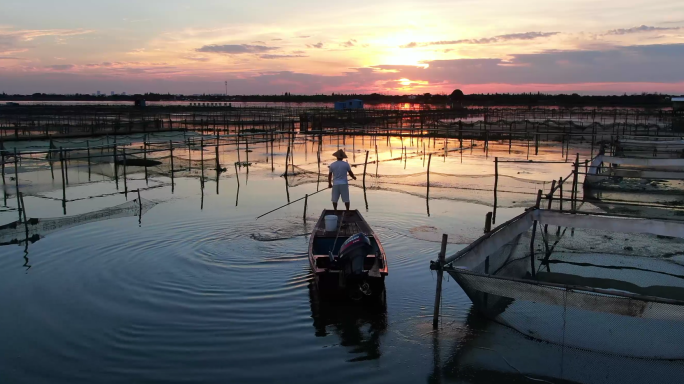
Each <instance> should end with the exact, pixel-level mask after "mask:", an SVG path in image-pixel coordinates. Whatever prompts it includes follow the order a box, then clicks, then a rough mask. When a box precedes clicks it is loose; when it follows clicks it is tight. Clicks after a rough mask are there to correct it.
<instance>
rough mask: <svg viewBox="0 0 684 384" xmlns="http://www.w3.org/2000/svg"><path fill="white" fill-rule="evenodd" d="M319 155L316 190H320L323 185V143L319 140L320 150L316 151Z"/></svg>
mask: <svg viewBox="0 0 684 384" xmlns="http://www.w3.org/2000/svg"><path fill="white" fill-rule="evenodd" d="M316 156H317V157H318V174H317V175H316V192H318V191H319V190H320V185H321V144H320V141H319V142H318V150H317V151H316Z"/></svg>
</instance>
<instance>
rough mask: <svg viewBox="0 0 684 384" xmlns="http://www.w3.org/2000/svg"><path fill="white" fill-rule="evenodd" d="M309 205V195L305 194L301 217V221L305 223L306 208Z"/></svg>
mask: <svg viewBox="0 0 684 384" xmlns="http://www.w3.org/2000/svg"><path fill="white" fill-rule="evenodd" d="M308 205H309V194H308V193H307V194H306V195H304V215H303V216H302V219H304V221H306V208H307V206H308Z"/></svg>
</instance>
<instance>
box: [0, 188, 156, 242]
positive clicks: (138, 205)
mask: <svg viewBox="0 0 684 384" xmlns="http://www.w3.org/2000/svg"><path fill="white" fill-rule="evenodd" d="M156 204H157V202H154V201H151V200H147V199H143V198H141V199H140V201H138V199H135V200H132V201H129V202H126V203H123V204H119V205H116V206H114V207H109V208H104V209H100V210H97V211H93V212H88V213H83V214H80V215H73V216H66V217H58V218H46V219H42V218H31V219H28V220H27V221H25V222H22V221H15V222H12V223H9V224H5V225H2V226H0V245H8V244H21V243H23V242H26V241H30V242H35V241H37V240H39V239H41V238H43V237H45V236H47V235H48V234H51V233H54V232H57V231H61V230H64V229H67V228H71V227H75V226H78V225H83V224H89V223H94V222H97V221H103V220H110V219H117V218H122V217H135V216H142V215H144V214H145V213H147V211H149V210H150V209H152V208H153V207H154V206H155V205H156Z"/></svg>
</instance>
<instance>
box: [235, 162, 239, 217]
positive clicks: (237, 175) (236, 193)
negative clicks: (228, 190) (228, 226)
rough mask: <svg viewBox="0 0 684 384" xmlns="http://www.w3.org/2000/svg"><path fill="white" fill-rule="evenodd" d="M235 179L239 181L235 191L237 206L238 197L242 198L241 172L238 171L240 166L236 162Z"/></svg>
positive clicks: (236, 204)
mask: <svg viewBox="0 0 684 384" xmlns="http://www.w3.org/2000/svg"><path fill="white" fill-rule="evenodd" d="M235 180H236V181H237V191H236V192H235V206H236V207H237V206H238V199H239V198H240V174H239V173H238V166H237V163H235Z"/></svg>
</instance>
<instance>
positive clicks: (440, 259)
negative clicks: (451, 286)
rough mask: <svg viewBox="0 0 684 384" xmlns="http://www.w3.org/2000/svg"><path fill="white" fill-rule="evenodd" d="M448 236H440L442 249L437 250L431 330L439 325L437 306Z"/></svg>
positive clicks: (440, 295)
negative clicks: (435, 286)
mask: <svg viewBox="0 0 684 384" xmlns="http://www.w3.org/2000/svg"><path fill="white" fill-rule="evenodd" d="M448 238H449V235H447V234H446V233H445V234H442V247H441V248H440V250H439V257H438V261H437V263H438V265H437V290H436V291H435V311H434V312H433V314H432V329H437V326H438V325H439V304H440V303H441V301H442V278H443V277H444V264H445V261H446V247H447V240H448Z"/></svg>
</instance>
